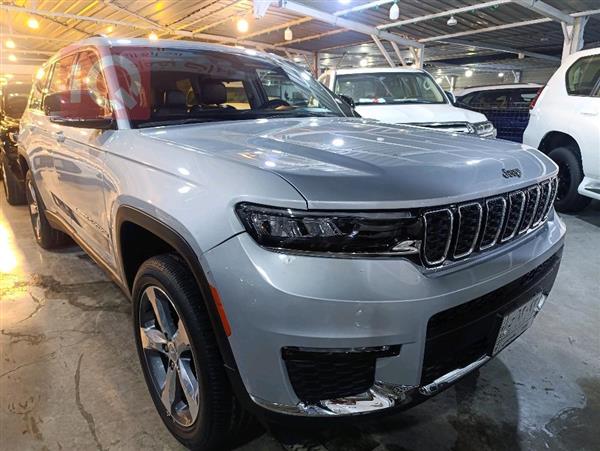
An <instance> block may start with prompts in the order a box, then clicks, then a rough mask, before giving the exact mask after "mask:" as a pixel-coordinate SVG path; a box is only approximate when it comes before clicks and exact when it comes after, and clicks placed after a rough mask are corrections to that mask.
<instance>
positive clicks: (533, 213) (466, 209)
mask: <svg viewBox="0 0 600 451" xmlns="http://www.w3.org/2000/svg"><path fill="white" fill-rule="evenodd" d="M557 184H558V181H557V179H556V177H554V178H552V179H549V180H546V181H544V182H542V183H539V184H537V185H533V186H530V187H528V188H525V189H522V190H517V191H512V192H509V193H505V194H502V195H499V196H494V197H489V198H487V199H481V200H478V201H474V202H469V203H465V204H461V205H458V206H448V207H444V208H437V209H435V210H430V211H426V212H425V213H424V214H423V219H424V221H423V222H424V224H425V236H424V240H423V247H422V259H423V261H424V262H425V264H426V265H427V266H438V265H441V264H442V263H444V262H445V261H446V260H459V259H461V258H465V257H467V256H469V255H471V254H472V253H473V252H476V251H484V250H487V249H490V248H492V247H494V246H496V245H498V244H500V243H506V242H508V241H510V240H512V239H514V238H516V237H518V236H520V235H523V234H525V233H526V232H528V231H530V230H533V229H535V228H537V227H539V226H540V225H541V224H542V223H543V222H544V221H545V220H546V219H547V217H548V213H549V211H550V208H551V207H552V204H553V203H554V199H555V197H556V189H557Z"/></svg>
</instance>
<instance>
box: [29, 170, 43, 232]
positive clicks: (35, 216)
mask: <svg viewBox="0 0 600 451" xmlns="http://www.w3.org/2000/svg"><path fill="white" fill-rule="evenodd" d="M27 190H28V193H29V196H28V197H29V199H28V200H29V214H30V216H31V225H33V231H34V233H35V236H36V238H37V239H38V240H39V239H40V238H41V236H42V220H41V218H40V209H39V205H38V201H37V196H36V195H35V188H34V187H33V183H32V182H31V180H29V181H28V182H27Z"/></svg>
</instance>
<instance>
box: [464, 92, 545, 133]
mask: <svg viewBox="0 0 600 451" xmlns="http://www.w3.org/2000/svg"><path fill="white" fill-rule="evenodd" d="M540 88H541V86H540V85H534V84H530V85H508V86H507V85H500V86H482V87H480V88H471V89H466V90H464V91H462V92H460V93H458V95H457V96H456V102H457V104H458V105H459V106H461V107H463V108H467V109H470V110H473V111H477V112H479V113H483V114H485V115H486V116H487V118H488V119H489V120H490V121H491V122H492V123H493V124H494V127H496V130H497V131H498V135H497V137H498V138H499V139H507V140H509V141H515V142H519V143H520V142H523V132H524V131H525V128H527V124H528V123H529V105H530V104H531V101H532V100H533V99H534V98H535V96H536V94H537V92H538V91H539V90H540Z"/></svg>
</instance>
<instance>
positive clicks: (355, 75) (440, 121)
mask: <svg viewBox="0 0 600 451" xmlns="http://www.w3.org/2000/svg"><path fill="white" fill-rule="evenodd" d="M319 81H320V82H321V83H323V84H324V85H325V86H327V87H328V88H329V89H330V90H332V91H334V92H335V93H336V94H338V95H340V96H342V97H345V98H346V99H347V100H348V101H349V102H350V103H352V104H353V106H355V107H356V111H357V112H358V114H360V115H361V116H362V117H365V118H369V119H376V120H378V121H382V122H387V123H389V124H409V125H417V126H420V127H428V128H435V129H438V130H443V131H446V132H451V133H467V134H474V135H478V136H480V137H482V138H495V137H496V129H495V128H494V125H493V124H492V123H491V122H489V121H488V120H487V118H486V117H485V115H483V114H481V113H477V112H475V111H470V110H466V109H464V108H457V107H456V106H454V104H453V103H454V101H455V99H454V95H452V94H450V93H445V92H444V91H443V90H442V88H440V86H439V85H438V84H437V83H436V82H435V80H434V79H433V77H431V75H429V74H428V73H427V72H426V71H424V70H421V69H414V68H401V67H393V68H392V67H385V68H380V67H374V68H368V69H340V70H329V71H327V72H325V73H324V74H323V75H321V77H319Z"/></svg>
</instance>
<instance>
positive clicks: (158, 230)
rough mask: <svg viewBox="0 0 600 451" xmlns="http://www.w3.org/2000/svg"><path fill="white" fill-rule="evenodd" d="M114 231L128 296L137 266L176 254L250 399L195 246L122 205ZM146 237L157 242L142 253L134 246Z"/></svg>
mask: <svg viewBox="0 0 600 451" xmlns="http://www.w3.org/2000/svg"><path fill="white" fill-rule="evenodd" d="M115 230H116V233H117V235H116V246H117V261H118V263H119V264H120V265H121V271H122V277H124V280H123V282H124V285H125V287H126V288H127V290H128V294H129V295H131V292H132V287H133V280H134V279H135V273H136V272H137V269H138V268H139V266H137V267H136V265H141V264H142V263H143V261H145V260H146V259H147V258H150V257H152V256H154V255H159V254H161V253H165V252H175V253H176V254H177V255H178V256H179V257H180V258H181V259H182V260H183V262H184V263H185V264H186V265H187V267H188V268H189V269H190V271H191V272H192V274H193V276H194V279H195V281H196V284H197V285H198V288H199V289H200V292H201V293H202V302H203V303H204V306H205V307H206V310H207V312H208V315H209V318H210V322H211V326H212V329H213V332H214V334H215V336H216V339H217V343H218V346H219V351H220V352H221V356H222V358H223V362H224V364H225V368H226V369H227V370H228V371H227V373H228V375H229V379H230V382H231V384H232V386H233V388H234V390H235V391H236V393H237V394H238V397H240V399H249V396H248V393H247V392H246V390H245V388H244V385H243V382H242V381H241V378H240V376H239V373H238V371H237V366H236V364H235V359H234V357H233V352H232V350H231V346H230V345H229V340H228V338H227V333H226V332H225V327H224V325H223V322H222V320H221V316H220V313H219V305H218V303H217V302H218V301H217V300H215V298H214V297H213V294H212V289H213V288H212V287H211V285H210V284H209V282H208V279H207V277H206V273H205V271H204V269H203V267H202V264H201V263H200V260H199V259H198V256H197V254H196V253H195V252H194V249H193V247H192V246H191V245H190V244H189V243H188V242H187V241H186V239H185V238H184V237H183V236H182V235H181V234H180V233H178V232H177V231H176V230H175V229H173V228H172V227H171V226H169V225H167V224H165V223H163V222H161V221H160V220H158V219H156V218H155V217H153V216H150V215H149V214H147V213H145V212H143V211H142V210H139V209H138V208H135V207H131V206H126V205H122V206H120V207H119V208H118V210H117V213H116V218H115ZM132 237H133V238H132ZM147 238H151V239H152V240H156V241H154V242H153V243H152V244H151V245H150V246H147V247H144V250H143V251H142V252H140V251H139V250H138V251H136V250H135V248H133V247H131V246H137V249H139V246H138V245H139V244H140V243H141V241H140V239H141V240H144V239H147ZM132 249H134V252H133V253H131V252H132ZM157 252H158V253H157ZM150 254H152V255H150ZM146 257H147V258H146Z"/></svg>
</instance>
